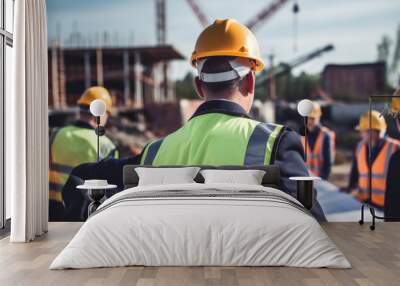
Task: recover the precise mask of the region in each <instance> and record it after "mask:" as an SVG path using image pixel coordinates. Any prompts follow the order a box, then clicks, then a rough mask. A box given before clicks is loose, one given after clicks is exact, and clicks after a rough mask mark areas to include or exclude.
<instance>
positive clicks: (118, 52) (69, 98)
mask: <svg viewBox="0 0 400 286" xmlns="http://www.w3.org/2000/svg"><path fill="white" fill-rule="evenodd" d="M48 55H49V106H50V108H51V109H54V110H60V109H65V108H67V107H69V106H75V105H76V101H77V99H78V98H79V96H80V95H81V93H82V92H83V91H84V90H85V89H86V88H88V87H89V86H92V85H104V86H105V87H106V88H107V89H109V90H110V92H111V94H112V96H113V100H114V103H115V106H116V107H118V108H119V109H132V108H142V107H144V105H146V104H150V103H160V102H171V101H175V91H174V88H173V86H172V85H171V84H170V82H169V80H168V70H167V69H166V68H165V66H166V64H167V63H168V62H169V61H171V60H181V59H184V56H183V55H182V54H181V53H179V52H178V51H177V50H176V49H174V48H173V47H172V46H169V45H159V46H152V47H150V46H149V47H115V48H113V47H107V48H99V47H92V48H60V47H58V46H57V45H53V47H51V48H49V50H48Z"/></svg>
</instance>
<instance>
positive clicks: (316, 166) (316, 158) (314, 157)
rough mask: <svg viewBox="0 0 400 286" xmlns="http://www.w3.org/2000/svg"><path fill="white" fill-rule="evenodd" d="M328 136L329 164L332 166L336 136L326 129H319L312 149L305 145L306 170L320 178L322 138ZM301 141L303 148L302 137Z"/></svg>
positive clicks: (322, 155)
mask: <svg viewBox="0 0 400 286" xmlns="http://www.w3.org/2000/svg"><path fill="white" fill-rule="evenodd" d="M326 135H328V136H329V140H330V147H331V148H330V150H329V151H330V153H331V162H330V163H331V164H333V162H334V159H335V156H336V134H335V132H333V131H331V130H329V129H328V128H326V127H321V128H320V131H319V134H318V136H317V140H316V141H315V144H314V148H313V149H312V148H311V147H310V145H309V144H308V143H307V167H308V170H309V171H310V172H311V173H313V174H314V175H315V176H321V170H322V166H323V164H324V161H325V158H324V137H325V136H326ZM301 141H302V143H303V146H304V148H305V144H306V143H305V139H304V136H302V137H301Z"/></svg>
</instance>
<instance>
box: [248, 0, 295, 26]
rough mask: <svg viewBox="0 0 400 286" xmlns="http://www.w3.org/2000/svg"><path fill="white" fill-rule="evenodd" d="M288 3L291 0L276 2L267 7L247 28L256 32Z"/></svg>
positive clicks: (278, 0) (276, 0)
mask: <svg viewBox="0 0 400 286" xmlns="http://www.w3.org/2000/svg"><path fill="white" fill-rule="evenodd" d="M288 1H289V0H274V2H272V3H271V4H269V5H268V6H267V7H265V8H264V9H262V10H261V11H260V12H259V13H258V14H257V15H255V16H254V17H253V18H252V19H251V20H250V21H248V22H247V24H246V26H247V27H248V28H249V29H250V30H252V31H255V30H256V29H257V27H259V26H260V24H261V23H262V22H265V21H266V20H268V19H269V18H270V17H271V16H272V15H274V14H275V12H277V11H278V10H279V9H280V8H281V7H282V6H283V5H285V4H286V3H287V2H288Z"/></svg>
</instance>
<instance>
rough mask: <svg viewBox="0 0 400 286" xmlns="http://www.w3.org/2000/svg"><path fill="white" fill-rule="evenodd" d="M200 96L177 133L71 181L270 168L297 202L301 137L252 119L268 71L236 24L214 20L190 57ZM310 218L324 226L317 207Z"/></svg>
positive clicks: (302, 169) (82, 170)
mask: <svg viewBox="0 0 400 286" xmlns="http://www.w3.org/2000/svg"><path fill="white" fill-rule="evenodd" d="M191 64H192V65H193V67H195V68H196V70H197V73H198V76H197V77H196V79H195V88H196V91H197V94H198V95H199V97H200V98H201V99H203V100H204V103H203V104H201V105H200V106H199V108H198V109H197V110H196V111H195V113H194V114H193V116H192V117H191V119H190V120H189V121H188V122H187V123H185V124H184V126H182V127H181V128H180V129H178V130H177V131H175V132H174V133H172V134H170V135H168V136H166V137H164V138H161V139H158V140H156V141H153V142H151V143H150V144H148V145H147V146H146V147H145V148H144V150H143V152H142V153H141V154H140V155H139V156H137V157H133V158H127V159H123V160H107V161H104V162H101V163H99V164H84V165H81V166H79V167H78V168H76V169H75V170H74V171H73V176H78V177H81V178H84V179H90V178H100V179H107V180H108V181H109V183H113V184H118V185H121V184H122V167H123V165H125V164H139V163H140V164H143V165H156V166H159V165H195V164H196V165H270V164H276V165H278V166H279V167H280V171H281V178H282V182H281V187H282V190H283V191H284V192H286V193H289V194H290V195H292V196H296V183H295V182H293V181H290V180H289V177H291V176H307V175H308V171H307V168H306V165H305V163H304V160H303V155H304V151H303V146H302V145H301V140H300V136H299V135H298V134H297V133H296V132H294V131H291V130H289V129H287V128H285V127H284V126H281V125H277V124H272V123H261V122H258V121H255V120H253V119H251V118H250V117H249V111H250V109H251V106H252V103H253V100H254V89H255V79H256V72H260V71H262V70H263V68H264V62H263V60H262V59H261V57H260V54H259V48H258V43H257V40H256V38H255V36H254V35H253V33H252V32H251V31H250V30H249V29H248V28H246V27H245V26H243V25H241V24H240V23H238V22H237V21H235V20H232V19H227V20H216V21H215V22H214V23H213V24H212V25H210V26H209V27H207V28H206V29H205V30H204V31H203V32H202V33H201V34H200V36H199V38H198V40H197V43H196V46H195V49H194V51H193V53H192V57H191ZM312 212H313V213H314V214H315V215H316V216H317V217H318V218H319V219H320V220H325V217H324V214H323V211H322V209H321V208H320V206H319V204H318V202H315V203H314V208H313V209H312Z"/></svg>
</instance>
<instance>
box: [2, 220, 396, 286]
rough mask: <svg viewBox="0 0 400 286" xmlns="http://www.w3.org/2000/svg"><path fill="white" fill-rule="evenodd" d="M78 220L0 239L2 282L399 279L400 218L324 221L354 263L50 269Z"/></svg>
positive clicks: (336, 281) (297, 282)
mask: <svg viewBox="0 0 400 286" xmlns="http://www.w3.org/2000/svg"><path fill="white" fill-rule="evenodd" d="M79 227H80V223H51V224H50V231H49V233H48V234H47V235H45V236H44V237H42V238H40V239H38V240H36V241H34V242H32V243H27V244H15V243H14V244H10V243H9V241H8V238H6V239H3V240H1V241H0V285H1V286H6V285H7V286H8V285H13V286H16V285H30V286H34V285H40V286H41V285H52V286H61V285H68V286H75V285H141V286H145V285H167V286H178V285H228V286H231V285H246V286H247V285H257V286H260V285H384V286H388V285H389V286H390V285H400V223H379V224H378V225H377V229H376V230H375V231H374V232H373V231H370V230H369V228H368V225H364V226H359V225H358V224H356V223H327V224H325V225H323V227H324V229H325V230H326V231H327V232H328V234H329V236H330V237H331V238H332V239H333V240H334V241H335V242H336V244H337V245H338V247H339V248H340V249H341V250H342V251H343V252H344V254H345V255H346V256H347V258H348V259H349V260H350V262H351V263H352V265H353V268H352V269H349V270H342V269H304V268H289V267H124V268H101V269H86V270H51V271H50V270H48V267H49V265H50V263H51V261H52V260H53V259H54V257H55V256H56V255H57V254H58V253H59V252H60V251H61V249H62V248H63V247H64V246H65V245H66V244H67V243H68V241H69V240H70V239H71V238H72V236H73V235H74V234H75V232H76V231H77V230H78V229H79Z"/></svg>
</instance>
